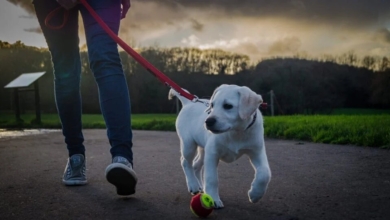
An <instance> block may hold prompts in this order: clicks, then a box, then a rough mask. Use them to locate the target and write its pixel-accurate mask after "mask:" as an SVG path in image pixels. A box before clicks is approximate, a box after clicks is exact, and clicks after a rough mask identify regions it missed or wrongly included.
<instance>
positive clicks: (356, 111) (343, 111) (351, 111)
mask: <svg viewBox="0 0 390 220" xmlns="http://www.w3.org/2000/svg"><path fill="white" fill-rule="evenodd" d="M380 114H390V109H361V108H338V109H335V110H333V112H332V115H380Z"/></svg>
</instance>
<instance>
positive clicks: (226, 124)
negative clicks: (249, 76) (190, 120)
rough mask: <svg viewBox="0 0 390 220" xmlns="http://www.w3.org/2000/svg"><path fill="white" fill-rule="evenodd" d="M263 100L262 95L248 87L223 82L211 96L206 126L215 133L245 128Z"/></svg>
mask: <svg viewBox="0 0 390 220" xmlns="http://www.w3.org/2000/svg"><path fill="white" fill-rule="evenodd" d="M262 102H263V99H262V97H261V95H258V94H256V93H255V92H253V91H252V90H251V89H249V88H248V87H245V86H237V85H226V84H223V85H221V86H219V87H218V88H217V89H215V91H214V93H213V95H212V96H211V99H210V107H209V109H207V110H206V111H209V112H210V114H209V116H208V117H207V118H206V121H205V127H206V129H207V130H209V131H211V132H212V133H215V134H217V133H223V132H226V131H229V130H231V129H234V130H237V129H238V130H241V129H244V128H245V127H246V125H247V121H248V120H251V117H250V116H251V115H252V114H253V113H254V112H255V111H256V110H257V108H259V106H260V104H261V103H262Z"/></svg>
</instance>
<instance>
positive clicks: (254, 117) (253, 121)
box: [245, 112, 257, 130]
mask: <svg viewBox="0 0 390 220" xmlns="http://www.w3.org/2000/svg"><path fill="white" fill-rule="evenodd" d="M256 118H257V112H255V115H254V116H253V119H252V122H251V123H250V124H249V125H248V127H246V128H245V130H248V129H249V128H250V127H251V126H252V125H253V124H254V123H255V121H256Z"/></svg>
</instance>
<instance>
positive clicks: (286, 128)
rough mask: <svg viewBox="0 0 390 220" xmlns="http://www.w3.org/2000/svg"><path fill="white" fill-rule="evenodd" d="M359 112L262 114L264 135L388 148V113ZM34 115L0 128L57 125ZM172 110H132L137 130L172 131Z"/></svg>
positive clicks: (8, 119)
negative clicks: (39, 119) (38, 121)
mask: <svg viewBox="0 0 390 220" xmlns="http://www.w3.org/2000/svg"><path fill="white" fill-rule="evenodd" d="M376 113H377V114H372V112H371V113H368V112H363V113H362V114H356V113H352V114H351V113H350V112H346V111H341V112H340V113H338V114H337V115H313V116H303V115H296V116H277V117H269V116H266V117H264V128H265V135H266V136H267V137H273V138H282V139H294V140H303V141H311V142H317V143H329V144H351V145H359V146H369V147H381V148H388V149H390V114H386V113H387V112H380V113H378V112H376ZM34 117H35V116H34V115H33V114H26V115H22V119H23V121H24V122H23V123H17V122H16V121H15V119H14V116H13V115H12V114H1V115H0V128H60V127H61V125H60V122H59V119H58V116H57V115H56V114H44V115H42V124H41V125H37V124H34V123H33V121H34ZM175 119H176V115H175V114H134V115H132V126H133V129H136V130H160V131H175ZM82 120H83V127H84V128H105V123H104V120H103V117H102V116H101V115H84V116H83V118H82Z"/></svg>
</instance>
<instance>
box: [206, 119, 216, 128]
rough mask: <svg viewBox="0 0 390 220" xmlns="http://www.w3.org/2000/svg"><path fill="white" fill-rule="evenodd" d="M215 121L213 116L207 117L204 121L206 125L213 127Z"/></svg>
mask: <svg viewBox="0 0 390 220" xmlns="http://www.w3.org/2000/svg"><path fill="white" fill-rule="evenodd" d="M215 122H217V120H216V119H215V118H208V119H206V121H205V123H206V126H207V127H213V125H214V124H215Z"/></svg>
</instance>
